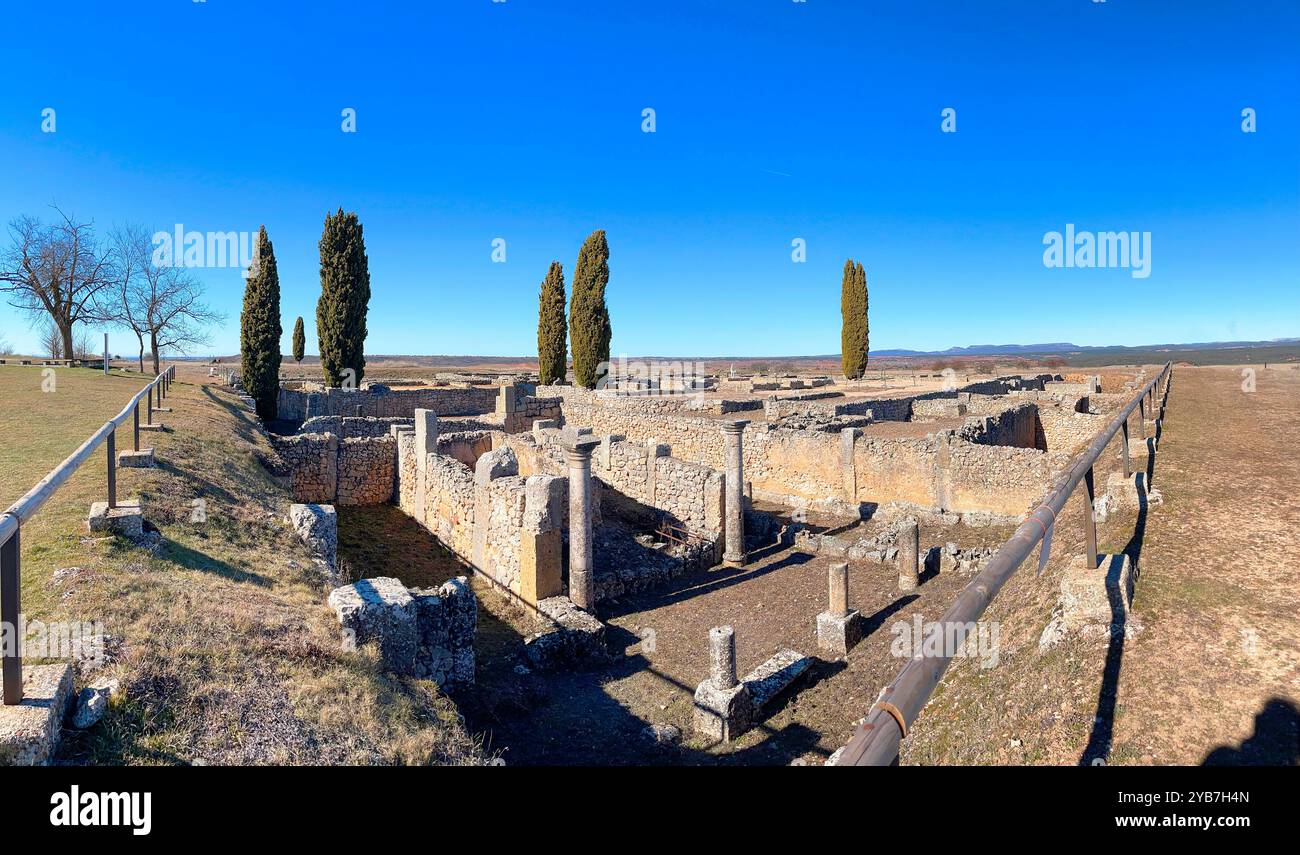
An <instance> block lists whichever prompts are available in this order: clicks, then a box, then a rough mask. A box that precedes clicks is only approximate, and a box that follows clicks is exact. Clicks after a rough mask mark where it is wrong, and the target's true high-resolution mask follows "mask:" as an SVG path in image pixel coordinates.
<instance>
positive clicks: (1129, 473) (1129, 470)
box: [1123, 418, 1133, 478]
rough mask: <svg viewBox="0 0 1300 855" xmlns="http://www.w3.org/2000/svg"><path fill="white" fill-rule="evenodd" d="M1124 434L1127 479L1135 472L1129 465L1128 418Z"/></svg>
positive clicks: (1125, 422) (1125, 473)
mask: <svg viewBox="0 0 1300 855" xmlns="http://www.w3.org/2000/svg"><path fill="white" fill-rule="evenodd" d="M1123 433H1124V477H1125V478H1127V477H1128V476H1130V475H1132V474H1133V471H1132V469H1131V468H1130V467H1129V464H1128V419H1127V418H1126V419H1124V430H1123Z"/></svg>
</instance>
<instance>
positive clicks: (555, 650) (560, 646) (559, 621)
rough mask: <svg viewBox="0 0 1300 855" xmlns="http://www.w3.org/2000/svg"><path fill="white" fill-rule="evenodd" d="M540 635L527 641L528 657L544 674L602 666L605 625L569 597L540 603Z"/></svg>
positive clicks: (606, 658) (525, 653)
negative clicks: (565, 669) (562, 669)
mask: <svg viewBox="0 0 1300 855" xmlns="http://www.w3.org/2000/svg"><path fill="white" fill-rule="evenodd" d="M537 622H538V624H539V626H540V627H541V629H540V631H539V632H537V633H535V634H533V635H530V636H529V637H528V638H527V639H525V640H524V657H525V658H526V659H528V661H529V662H531V663H532V665H533V667H535V668H537V669H538V670H541V671H553V670H557V669H560V668H581V667H584V666H591V665H602V664H604V663H606V662H607V661H608V659H609V654H608V652H607V651H606V649H605V625H604V624H603V623H601V622H600V621H598V620H597V619H596V618H595V617H593V616H592V615H590V614H588V613H587V612H585V611H583V610H582V609H580V608H578V607H577V606H576V605H574V604H573V601H572V600H570V599H569V598H568V597H550V598H547V599H544V600H541V601H539V602H538V603H537Z"/></svg>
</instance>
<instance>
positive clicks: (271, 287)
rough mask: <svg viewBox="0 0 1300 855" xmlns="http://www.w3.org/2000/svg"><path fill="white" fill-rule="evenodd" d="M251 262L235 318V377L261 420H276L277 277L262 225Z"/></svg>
mask: <svg viewBox="0 0 1300 855" xmlns="http://www.w3.org/2000/svg"><path fill="white" fill-rule="evenodd" d="M254 259H255V260H254V262H253V266H252V269H250V270H249V274H248V281H247V283H246V284H245V285H244V308H243V311H242V312H240V315H239V375H240V379H241V380H242V381H243V383H244V390H245V391H246V392H248V394H249V395H251V396H252V397H253V399H254V400H255V401H256V402H257V414H258V416H260V417H261V418H262V419H263V420H264V421H265V420H270V419H274V418H275V417H276V399H277V397H278V396H279V394H280V333H281V328H280V274H279V272H278V271H277V270H276V266H275V249H274V248H273V247H272V246H271V241H270V239H269V238H268V237H267V236H266V226H262V227H261V228H260V229H258V231H257V244H256V246H255V248H254Z"/></svg>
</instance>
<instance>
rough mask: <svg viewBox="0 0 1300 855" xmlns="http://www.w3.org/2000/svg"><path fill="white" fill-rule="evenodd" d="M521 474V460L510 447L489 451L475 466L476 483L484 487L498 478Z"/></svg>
mask: <svg viewBox="0 0 1300 855" xmlns="http://www.w3.org/2000/svg"><path fill="white" fill-rule="evenodd" d="M518 474H519V460H518V458H516V457H515V453H514V451H513V450H511V448H510V447H509V446H503V447H501V448H498V449H495V450H493V451H489V452H487V453H486V454H484V455H483V456H482V457H480V458H479V459H478V460H477V461H476V462H475V464H474V483H475V484H476V485H478V486H484V485H486V484H487V483H488V482H490V481H493V480H495V479H497V478H506V477H509V476H511V475H518Z"/></svg>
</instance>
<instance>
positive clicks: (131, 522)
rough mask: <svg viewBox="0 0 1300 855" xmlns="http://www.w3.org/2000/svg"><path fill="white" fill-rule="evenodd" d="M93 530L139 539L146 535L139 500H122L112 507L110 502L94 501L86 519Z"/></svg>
mask: <svg viewBox="0 0 1300 855" xmlns="http://www.w3.org/2000/svg"><path fill="white" fill-rule="evenodd" d="M86 522H87V524H88V525H89V526H90V530H91V531H107V532H112V533H114V534H120V535H122V536H123V537H129V538H131V539H133V540H138V539H139V538H141V537H143V536H144V513H143V512H142V511H141V510H140V503H139V502H120V503H118V506H117V507H116V508H112V509H110V508H109V507H108V502H94V503H92V504H91V506H90V517H89V518H88V519H87V520H86Z"/></svg>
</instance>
